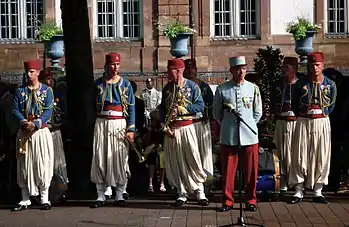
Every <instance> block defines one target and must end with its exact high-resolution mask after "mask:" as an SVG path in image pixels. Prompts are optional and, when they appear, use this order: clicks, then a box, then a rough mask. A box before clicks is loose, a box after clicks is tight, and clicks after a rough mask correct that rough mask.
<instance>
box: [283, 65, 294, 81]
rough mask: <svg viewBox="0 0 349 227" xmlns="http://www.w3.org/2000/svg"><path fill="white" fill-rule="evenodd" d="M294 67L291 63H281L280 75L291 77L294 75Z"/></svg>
mask: <svg viewBox="0 0 349 227" xmlns="http://www.w3.org/2000/svg"><path fill="white" fill-rule="evenodd" d="M295 73H296V72H295V69H294V68H293V67H292V65H289V64H284V65H282V75H283V77H284V78H285V79H292V78H293V77H294V75H295Z"/></svg>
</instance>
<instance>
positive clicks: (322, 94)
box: [292, 76, 337, 116]
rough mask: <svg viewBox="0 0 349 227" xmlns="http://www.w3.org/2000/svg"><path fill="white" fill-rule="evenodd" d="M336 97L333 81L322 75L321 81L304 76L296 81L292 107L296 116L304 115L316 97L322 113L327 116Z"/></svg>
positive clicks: (332, 107)
mask: <svg viewBox="0 0 349 227" xmlns="http://www.w3.org/2000/svg"><path fill="white" fill-rule="evenodd" d="M316 94H317V95H316ZM316 96H318V97H316ZM336 97H337V87H336V84H335V83H334V81H332V80H330V79H328V78H327V77H326V76H324V80H323V81H322V83H315V82H311V81H309V79H308V77H306V76H305V77H301V78H300V79H299V80H298V81H297V82H296V86H295V94H294V96H293V97H292V98H293V101H292V102H293V105H292V106H293V107H292V108H293V110H294V112H295V114H296V115H297V116H299V115H306V114H307V113H308V111H309V109H310V107H311V105H312V104H315V103H314V101H315V98H316V99H317V102H318V103H317V104H319V105H320V107H321V109H322V112H323V114H324V115H325V116H328V115H329V114H330V113H331V112H332V111H333V109H334V105H335V102H336Z"/></svg>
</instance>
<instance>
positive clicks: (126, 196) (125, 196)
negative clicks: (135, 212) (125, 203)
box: [122, 192, 129, 200]
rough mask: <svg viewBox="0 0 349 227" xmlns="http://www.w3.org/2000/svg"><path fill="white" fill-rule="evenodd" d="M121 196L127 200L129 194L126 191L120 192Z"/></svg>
mask: <svg viewBox="0 0 349 227" xmlns="http://www.w3.org/2000/svg"><path fill="white" fill-rule="evenodd" d="M122 197H123V198H124V200H128V199H129V195H128V193H127V192H126V193H123V194H122Z"/></svg>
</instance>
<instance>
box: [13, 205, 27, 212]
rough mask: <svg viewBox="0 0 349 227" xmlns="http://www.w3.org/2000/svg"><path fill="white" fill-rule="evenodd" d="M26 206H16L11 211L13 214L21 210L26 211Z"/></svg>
mask: <svg viewBox="0 0 349 227" xmlns="http://www.w3.org/2000/svg"><path fill="white" fill-rule="evenodd" d="M27 209H28V206H25V205H18V206H17V207H14V208H13V209H12V211H13V212H18V211H23V210H27Z"/></svg>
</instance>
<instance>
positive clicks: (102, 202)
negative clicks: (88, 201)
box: [90, 200, 106, 208]
mask: <svg viewBox="0 0 349 227" xmlns="http://www.w3.org/2000/svg"><path fill="white" fill-rule="evenodd" d="M105 204H106V202H105V201H99V200H98V201H96V202H94V204H92V205H91V206H90V208H99V207H101V206H105Z"/></svg>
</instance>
